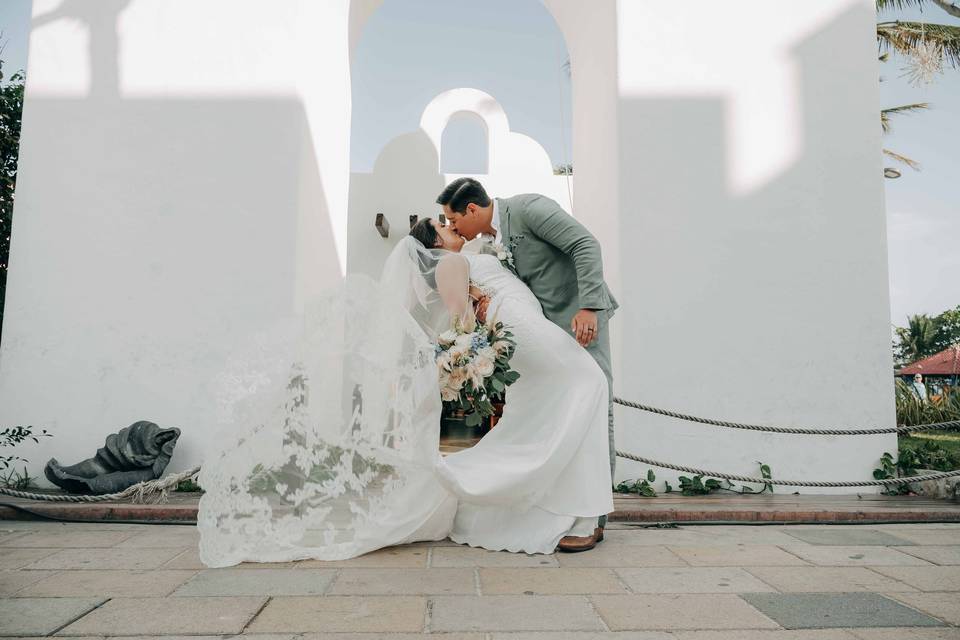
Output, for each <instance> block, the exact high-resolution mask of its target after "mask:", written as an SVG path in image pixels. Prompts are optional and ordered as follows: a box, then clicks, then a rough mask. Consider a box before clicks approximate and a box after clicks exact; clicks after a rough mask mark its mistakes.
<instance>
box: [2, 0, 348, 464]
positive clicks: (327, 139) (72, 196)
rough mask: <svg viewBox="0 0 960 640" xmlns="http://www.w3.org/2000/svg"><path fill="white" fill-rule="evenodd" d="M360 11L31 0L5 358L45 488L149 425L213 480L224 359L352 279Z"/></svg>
mask: <svg viewBox="0 0 960 640" xmlns="http://www.w3.org/2000/svg"><path fill="white" fill-rule="evenodd" d="M124 7H125V8H124ZM268 7H269V10H266V9H267V8H268ZM348 9H349V4H348V2H346V0H344V1H342V2H333V1H331V2H313V1H312V0H302V1H301V0H285V1H284V2H270V3H268V2H264V1H260V0H242V1H237V0H203V1H202V2H197V1H195V0H134V1H132V2H128V3H127V2H117V1H116V0H102V1H101V0H96V1H92V0H82V1H77V0H73V1H69V0H68V1H67V2H63V3H60V2H44V1H43V0H37V1H36V2H34V27H33V30H32V33H31V36H30V52H29V68H28V70H27V77H28V82H27V94H26V99H25V107H24V114H23V136H22V147H21V154H20V170H19V182H18V188H17V200H16V209H15V212H14V225H13V239H12V245H13V246H12V252H11V260H10V280H9V286H8V289H7V302H6V304H7V307H6V313H5V316H4V325H5V326H4V331H3V345H2V351H0V424H3V425H15V424H32V425H36V426H37V427H38V428H41V427H42V428H46V429H48V430H49V431H50V432H51V433H53V437H52V438H50V439H45V440H43V441H42V442H41V444H40V445H35V446H29V447H23V453H22V455H24V456H25V457H27V458H29V459H30V460H31V463H32V464H31V471H32V472H33V473H38V472H39V471H40V469H41V467H42V464H43V463H44V462H45V461H46V460H47V458H49V457H51V456H55V457H57V458H58V459H59V460H60V461H61V462H64V463H72V462H76V461H78V460H79V459H82V458H85V457H87V456H89V455H92V454H93V452H94V451H95V450H96V448H97V447H98V446H100V445H102V443H103V438H104V436H105V435H106V434H108V433H111V432H114V431H116V430H117V429H119V428H121V427H124V426H126V425H128V424H130V423H132V422H134V421H136V420H140V419H147V420H153V421H155V422H157V423H159V424H161V425H162V426H176V427H180V428H181V429H182V430H183V436H182V437H181V439H180V442H179V444H178V446H177V449H176V454H175V457H174V459H173V461H172V463H171V467H170V468H171V469H183V468H189V467H190V466H192V465H194V464H198V463H199V462H200V459H201V451H202V450H203V448H204V446H205V445H206V442H207V440H208V438H209V437H210V436H211V435H212V434H213V433H214V431H215V425H214V422H215V415H214V398H213V397H212V394H211V391H210V389H209V388H208V383H209V381H210V380H211V379H212V378H213V376H215V375H216V374H217V373H218V372H219V371H220V370H221V369H222V368H223V367H224V362H225V360H226V357H227V355H228V354H230V353H233V352H235V351H236V350H237V349H238V348H239V347H240V346H241V345H242V344H243V342H244V341H245V336H247V335H249V334H250V333H251V332H254V331H257V330H258V329H260V328H262V327H265V326H268V325H270V324H271V322H272V321H273V320H274V318H275V317H276V316H277V315H279V314H282V313H285V312H286V311H288V310H289V309H291V308H292V307H293V306H294V305H296V304H297V303H298V301H299V300H301V299H302V297H303V296H305V295H307V294H309V293H311V292H313V291H316V290H319V289H321V288H323V287H324V286H326V285H328V284H330V283H332V282H335V281H337V280H338V279H339V278H340V277H341V274H342V270H343V268H344V266H345V262H346V198H347V184H348V175H349V173H348V172H349V169H348V167H349V162H348V154H349V124H348V123H349V117H350V85H349V82H350V81H349V63H348ZM93 45H96V46H93Z"/></svg>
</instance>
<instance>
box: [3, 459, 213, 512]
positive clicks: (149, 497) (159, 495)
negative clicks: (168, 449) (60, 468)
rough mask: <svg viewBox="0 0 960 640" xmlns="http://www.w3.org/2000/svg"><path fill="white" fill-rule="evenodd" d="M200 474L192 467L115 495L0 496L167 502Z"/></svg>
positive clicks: (17, 493)
mask: <svg viewBox="0 0 960 640" xmlns="http://www.w3.org/2000/svg"><path fill="white" fill-rule="evenodd" d="M199 472H200V467H194V468H193V469H190V470H189V471H181V472H180V473H171V474H170V475H167V476H165V477H163V478H158V479H156V480H147V481H145V482H138V483H137V484H135V485H132V486H129V487H127V488H126V489H124V490H123V491H119V492H117V493H105V494H101V495H72V494H59V493H57V494H50V493H33V492H30V491H20V490H18V489H8V488H6V487H0V494H4V495H8V496H12V497H14V498H24V499H26V500H45V501H48V502H109V501H111V500H116V501H120V500H125V499H127V498H131V499H132V501H133V502H134V503H145V502H152V503H159V502H166V501H167V494H168V493H169V491H170V489H172V488H173V487H176V486H177V485H178V484H180V483H181V482H183V481H184V480H187V479H192V478H193V477H194V476H196V475H197V474H198V473H199Z"/></svg>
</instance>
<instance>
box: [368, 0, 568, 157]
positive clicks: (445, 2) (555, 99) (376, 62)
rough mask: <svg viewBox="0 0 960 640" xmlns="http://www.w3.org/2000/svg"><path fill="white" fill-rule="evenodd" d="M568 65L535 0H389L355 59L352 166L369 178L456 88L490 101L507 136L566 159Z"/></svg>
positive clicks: (559, 39) (552, 26)
mask: <svg viewBox="0 0 960 640" xmlns="http://www.w3.org/2000/svg"><path fill="white" fill-rule="evenodd" d="M566 59H567V48H566V44H565V43H564V40H563V35H562V34H561V32H560V29H559V28H558V27H557V24H556V23H555V22H554V20H553V17H552V16H551V15H550V12H549V11H547V9H546V8H545V7H544V6H543V5H542V4H541V3H540V2H537V1H536V0H484V1H483V2H476V0H386V2H384V3H383V5H382V6H381V7H380V9H378V10H377V12H376V13H374V14H373V15H372V16H371V17H370V20H369V21H368V22H367V24H366V26H365V27H364V30H363V33H362V35H361V37H360V40H359V42H358V43H357V49H356V52H355V54H354V60H353V69H352V79H353V83H354V85H353V134H354V135H353V139H352V143H351V158H352V160H351V164H352V169H353V170H354V171H370V170H371V169H372V167H373V162H374V160H376V157H377V154H378V153H379V151H380V150H381V149H382V148H383V147H384V145H386V143H388V142H389V141H390V140H391V139H392V138H394V137H395V136H397V135H399V134H401V133H405V132H407V131H413V130H415V129H416V128H417V127H418V126H419V124H420V114H421V113H422V112H423V109H424V107H426V106H427V104H428V103H429V102H430V100H431V99H432V98H434V97H435V96H436V95H438V94H440V93H442V92H443V91H447V90H449V89H457V88H460V87H470V88H474V89H480V90H482V91H486V92H487V93H489V94H490V95H492V96H493V97H494V98H496V99H497V100H498V101H499V102H500V104H501V105H503V107H504V109H505V111H506V112H507V117H508V118H509V120H510V128H511V129H512V130H514V131H519V132H521V133H525V134H527V135H528V136H530V137H532V138H533V139H535V140H537V141H538V142H539V143H540V144H541V145H543V147H544V148H545V149H546V150H547V153H548V154H550V158H551V160H553V163H554V164H560V163H561V162H564V161H566V160H565V154H564V153H563V150H564V147H565V148H566V150H567V154H569V149H570V129H569V124H570V79H569V77H568V76H567V74H566V72H565V71H564V70H563V68H562V67H563V64H564V62H565V61H566ZM425 78H428V79H427V80H425ZM561 109H563V114H562V115H561ZM561 120H562V121H563V122H565V123H566V125H567V126H566V127H564V128H561V124H560V123H561ZM461 131H462V129H461ZM458 137H459V136H458Z"/></svg>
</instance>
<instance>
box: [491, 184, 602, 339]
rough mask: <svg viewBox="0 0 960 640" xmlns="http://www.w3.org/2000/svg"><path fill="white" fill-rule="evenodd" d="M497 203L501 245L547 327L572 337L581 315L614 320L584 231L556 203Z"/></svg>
mask: <svg viewBox="0 0 960 640" xmlns="http://www.w3.org/2000/svg"><path fill="white" fill-rule="evenodd" d="M497 203H498V205H499V210H500V235H501V243H502V244H503V246H504V247H506V248H507V249H508V250H509V251H510V252H511V253H512V254H513V263H514V270H515V271H516V273H517V276H519V278H520V279H521V280H523V282H524V283H525V284H526V285H527V286H528V287H530V290H531V291H533V294H534V295H535V296H536V297H537V299H538V300H540V304H541V306H543V313H544V315H545V316H547V318H548V319H549V320H550V321H551V322H553V323H554V324H556V325H559V326H560V327H561V328H562V329H565V330H566V331H570V323H571V321H572V320H573V316H574V315H576V313H577V311H579V310H580V309H593V310H595V311H598V312H599V311H606V316H607V317H608V318H609V317H610V316H611V315H613V312H614V310H616V309H617V307H618V306H619V305H618V304H617V301H616V299H615V298H614V297H613V294H612V293H610V289H609V288H608V287H607V283H606V282H604V281H603V261H602V259H601V256H600V243H599V242H597V239H596V238H594V237H593V234H591V233H590V232H589V231H587V229H586V227H584V226H583V225H582V224H580V223H579V222H577V221H576V220H575V219H574V218H573V217H572V216H571V215H570V214H568V213H567V212H566V211H564V210H563V208H562V207H561V206H560V205H559V204H557V202H556V201H554V200H551V199H550V198H547V197H546V196H541V195H538V194H535V193H526V194H521V195H517V196H513V197H512V198H497Z"/></svg>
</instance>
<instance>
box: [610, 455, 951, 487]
mask: <svg viewBox="0 0 960 640" xmlns="http://www.w3.org/2000/svg"><path fill="white" fill-rule="evenodd" d="M617 455H618V456H619V457H621V458H626V459H628V460H634V461H636V462H642V463H644V464H649V465H650V466H653V467H662V468H664V469H673V470H674V471H685V472H687V473H692V474H694V475H699V476H710V477H714V478H723V479H726V480H737V481H738V482H755V483H757V484H781V485H789V486H793V487H877V486H883V485H887V484H907V483H910V482H923V481H925V480H940V479H942V478H951V477H953V476H960V469H957V470H955V471H942V472H939V473H930V474H927V475H925V476H909V477H907V478H886V479H884V480H866V481H859V482H858V481H840V482H815V481H812V480H772V479H770V478H753V477H751V476H741V475H735V474H732V473H719V472H717V471H708V470H706V469H698V468H696V467H685V466H682V465H679V464H670V463H669V462H660V461H659V460H651V459H650V458H644V457H643V456H637V455H634V454H632V453H626V452H624V451H619V450H618V451H617Z"/></svg>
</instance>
